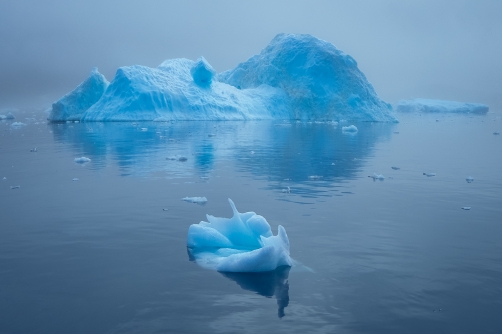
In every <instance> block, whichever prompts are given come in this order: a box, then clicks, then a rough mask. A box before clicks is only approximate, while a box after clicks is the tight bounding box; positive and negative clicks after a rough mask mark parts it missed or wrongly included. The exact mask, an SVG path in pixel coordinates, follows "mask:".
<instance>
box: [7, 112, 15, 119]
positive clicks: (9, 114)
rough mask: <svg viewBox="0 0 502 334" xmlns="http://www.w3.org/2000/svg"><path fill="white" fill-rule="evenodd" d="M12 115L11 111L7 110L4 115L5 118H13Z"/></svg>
mask: <svg viewBox="0 0 502 334" xmlns="http://www.w3.org/2000/svg"><path fill="white" fill-rule="evenodd" d="M14 118H15V117H14V115H12V113H11V112H10V111H9V112H8V113H7V114H6V115H5V119H14Z"/></svg>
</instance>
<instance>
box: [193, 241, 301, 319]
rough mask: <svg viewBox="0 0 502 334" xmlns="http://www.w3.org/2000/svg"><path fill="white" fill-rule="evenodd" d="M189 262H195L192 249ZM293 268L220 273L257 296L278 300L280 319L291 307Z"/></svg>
mask: <svg viewBox="0 0 502 334" xmlns="http://www.w3.org/2000/svg"><path fill="white" fill-rule="evenodd" d="M187 254H188V260H189V261H192V262H194V261H195V257H194V256H193V255H192V252H191V251H190V248H188V247H187ZM290 270H291V267H288V266H282V267H279V268H277V269H276V270H274V271H267V272H262V273H231V272H220V274H222V275H223V276H225V277H226V278H229V279H230V280H232V281H235V282H236V283H237V284H238V285H239V286H240V287H241V288H243V289H244V290H248V291H253V292H256V293H257V294H259V295H261V296H264V297H267V298H271V297H274V296H275V298H276V299H277V308H278V309H277V315H278V317H279V318H282V317H284V316H285V313H284V309H285V308H286V307H287V306H288V305H289V282H288V277H289V271H290Z"/></svg>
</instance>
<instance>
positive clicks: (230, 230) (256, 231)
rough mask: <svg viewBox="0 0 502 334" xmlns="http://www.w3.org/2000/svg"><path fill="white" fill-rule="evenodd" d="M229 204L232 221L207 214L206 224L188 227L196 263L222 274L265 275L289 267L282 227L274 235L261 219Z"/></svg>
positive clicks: (287, 246)
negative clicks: (260, 273) (254, 273)
mask: <svg viewBox="0 0 502 334" xmlns="http://www.w3.org/2000/svg"><path fill="white" fill-rule="evenodd" d="M228 201H229V202H230V206H231V207H232V210H233V213H234V215H233V217H232V218H219V217H214V216H210V215H207V220H208V222H205V221H202V222H200V223H199V224H193V225H191V226H190V227H189V229H188V236H187V246H188V250H189V252H190V255H191V256H192V258H193V259H194V260H195V262H197V264H199V265H200V266H201V267H204V268H208V269H213V270H218V271H222V272H264V271H272V270H275V269H276V268H278V267H282V266H292V264H293V260H292V259H291V257H290V256H289V239H288V236H287V234H286V230H285V229H284V227H282V226H281V225H279V227H278V232H277V235H276V236H274V235H273V234H272V231H271V229H270V225H269V224H268V222H267V220H266V219H265V218H264V217H262V216H260V215H257V214H256V213H254V212H246V213H239V212H238V211H237V209H236V208H235V205H234V202H232V200H231V199H228Z"/></svg>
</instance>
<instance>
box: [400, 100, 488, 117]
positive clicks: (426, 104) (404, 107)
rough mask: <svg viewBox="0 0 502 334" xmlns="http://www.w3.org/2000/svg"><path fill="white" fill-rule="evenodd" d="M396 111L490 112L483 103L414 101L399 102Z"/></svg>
mask: <svg viewBox="0 0 502 334" xmlns="http://www.w3.org/2000/svg"><path fill="white" fill-rule="evenodd" d="M396 111H399V112H430V113H475V114H486V113H487V112H488V106H487V105H485V104H481V103H464V102H457V101H444V100H430V99H414V100H402V101H399V103H398V104H397V106H396Z"/></svg>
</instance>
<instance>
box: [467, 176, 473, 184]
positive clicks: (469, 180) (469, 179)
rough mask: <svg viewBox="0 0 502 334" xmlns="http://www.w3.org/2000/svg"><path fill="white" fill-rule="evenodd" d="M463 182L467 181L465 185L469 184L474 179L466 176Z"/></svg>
mask: <svg viewBox="0 0 502 334" xmlns="http://www.w3.org/2000/svg"><path fill="white" fill-rule="evenodd" d="M465 180H466V181H467V183H471V182H473V181H474V178H473V177H472V176H468V177H466V179H465Z"/></svg>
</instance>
